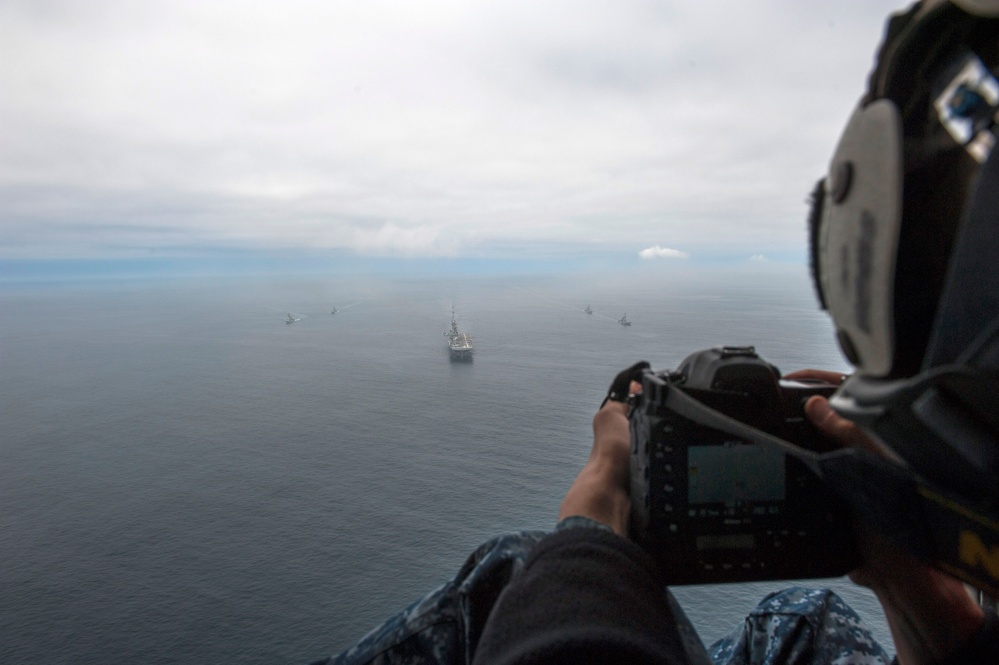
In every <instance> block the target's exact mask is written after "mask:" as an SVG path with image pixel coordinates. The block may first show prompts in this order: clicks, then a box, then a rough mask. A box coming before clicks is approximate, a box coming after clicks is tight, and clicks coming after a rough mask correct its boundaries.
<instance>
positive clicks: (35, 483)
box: [0, 268, 893, 665]
mask: <svg viewBox="0 0 999 665" xmlns="http://www.w3.org/2000/svg"><path fill="white" fill-rule="evenodd" d="M452 302H453V303H454V305H455V307H456V310H457V313H458V321H459V327H460V328H461V329H462V330H463V331H467V332H470V333H471V334H472V335H473V337H474V342H475V347H476V355H475V359H474V362H471V363H452V362H450V361H449V359H448V356H447V351H446V347H445V340H444V337H443V335H442V333H443V332H444V331H445V330H446V329H447V328H448V326H449V321H450V306H451V303H452ZM587 304H589V305H590V306H591V307H592V308H593V310H594V313H593V314H592V315H587V314H585V313H584V312H583V309H584V307H585V306H586V305H587ZM0 306H2V311H3V312H4V316H3V317H0V662H2V663H49V664H52V663H101V664H107V665H116V664H119V663H133V662H144V663H236V662H239V663H305V662H309V661H310V660H313V659H316V658H319V657H322V656H325V655H327V654H329V653H332V652H338V651H340V650H341V649H344V648H346V647H348V646H350V645H351V644H353V643H354V642H355V641H356V640H357V639H358V638H359V637H361V635H362V634H363V633H364V632H366V631H367V630H368V629H370V628H372V627H373V626H374V625H376V624H377V623H378V622H380V621H381V620H383V619H384V618H386V617H387V616H388V615H389V614H391V613H392V612H394V611H396V610H399V609H401V608H402V607H404V606H405V605H407V604H408V603H410V602H411V601H413V600H415V599H416V598H418V597H419V596H421V595H422V594H423V593H425V592H426V591H429V590H430V589H431V588H433V587H435V586H437V585H439V584H440V583H442V582H443V581H445V580H446V579H448V578H449V577H450V576H451V575H453V574H454V573H455V572H456V571H457V570H458V568H459V567H460V565H461V563H462V562H463V560H464V558H465V557H466V556H467V555H468V554H469V553H470V552H471V551H472V550H473V549H474V548H475V547H476V546H477V545H478V544H479V543H481V542H482V541H484V540H486V539H488V538H490V537H491V536H494V535H497V534H500V533H504V532H508V531H514V530H520V529H549V528H551V527H552V526H553V525H554V522H555V517H556V513H557V511H558V506H559V503H560V501H561V499H562V497H563V495H564V494H565V491H566V490H567V489H568V487H569V485H570V483H571V482H572V480H573V478H574V477H575V475H576V474H577V473H578V471H579V469H580V468H581V466H582V464H583V462H584V461H585V459H586V456H587V454H588V451H589V447H590V442H591V428H590V422H591V418H592V416H593V414H594V412H595V410H596V408H597V406H598V405H599V403H600V401H601V399H602V398H603V395H604V393H605V392H606V390H607V387H608V385H609V383H610V381H611V379H612V378H613V377H614V375H615V374H617V372H618V371H620V370H621V369H623V368H624V367H627V366H629V365H630V364H632V363H633V362H635V361H637V360H640V359H645V360H648V361H650V362H651V363H652V364H653V367H655V368H657V369H668V368H672V367H674V366H676V365H677V364H678V363H679V362H680V361H681V360H682V359H683V358H684V357H685V356H686V355H688V354H689V353H691V352H693V351H697V350H699V349H702V348H707V347H710V346H718V345H722V344H739V345H746V344H753V345H755V346H756V347H757V349H758V350H759V352H760V353H761V355H763V356H764V357H765V358H767V359H768V360H770V361H771V362H773V363H775V364H776V365H778V366H779V367H780V368H781V369H782V370H784V371H790V370H792V369H800V368H804V367H823V368H829V369H834V370H840V371H842V370H845V369H846V368H847V366H846V364H845V362H844V360H843V358H842V357H841V355H840V354H839V352H838V351H837V349H836V348H835V344H834V342H833V336H832V331H831V327H830V324H829V322H828V319H827V317H826V315H825V314H823V313H821V312H820V311H818V309H817V306H816V304H815V298H814V295H813V293H812V290H811V286H810V284H809V281H808V276H807V270H806V269H805V268H801V269H800V270H798V269H796V270H793V271H788V270H786V269H785V270H774V271H760V272H759V273H753V272H746V273H745V274H742V273H740V274H728V275H710V274H699V273H695V272H679V271H677V272H672V273H660V272H656V271H652V270H649V271H645V272H642V273H636V274H635V275H633V276H627V278H621V279H616V280H610V279H608V278H606V277H601V276H599V275H592V276H582V275H573V276H554V277H553V276H548V277H531V278H524V277H502V278H501V277H475V276H467V277H447V278H443V277H426V278H409V279H406V278H402V277H391V278H390V277H368V278H363V279H360V278H353V279H347V278H343V277H295V278H279V277H256V278H250V277H239V278H234V277H228V278H221V277H212V278H199V279H173V280H165V279H164V280H131V281H124V280H120V281H109V282H97V281H90V282H81V283H74V284H69V283H38V284H7V285H4V286H0ZM333 306H336V307H337V308H338V310H339V311H338V313H337V314H336V315H331V314H330V311H331V309H332V307H333ZM625 312H626V313H627V315H628V317H629V318H630V319H631V320H632V321H633V325H632V326H631V327H630V328H625V327H623V326H620V325H618V324H617V323H616V320H617V319H618V318H619V317H620V316H621V315H622V314H624V313H625ZM288 313H292V314H293V315H294V316H296V317H299V318H300V320H299V321H298V322H296V323H294V324H292V325H287V324H285V322H284V320H285V318H286V316H287V314H288ZM811 584H815V585H820V586H831V587H832V588H834V589H836V590H837V592H839V593H840V594H841V595H843V596H844V598H846V599H847V601H848V602H849V603H851V604H852V605H853V607H854V609H856V610H857V611H858V612H859V613H860V615H861V616H862V617H863V618H864V619H865V620H866V621H867V622H868V623H869V625H870V626H871V627H872V628H873V630H874V632H875V635H876V636H877V638H878V639H879V640H880V641H881V642H882V644H884V645H886V646H887V648H888V650H889V651H890V652H891V651H893V649H892V647H891V642H890V637H889V635H888V632H887V629H886V627H885V623H884V619H883V617H882V614H881V610H880V607H879V606H878V604H877V602H876V600H875V599H874V597H873V595H871V594H870V593H869V592H867V591H866V590H864V589H861V588H858V587H855V586H854V585H852V584H851V583H850V582H849V581H848V580H846V579H838V580H823V581H817V582H816V581H813V582H811ZM783 586H786V584H785V583H780V582H774V583H765V584H749V585H738V586H714V587H685V588H678V589H676V590H675V592H676V595H677V597H678V598H679V600H680V602H681V604H682V605H683V607H684V608H685V610H686V611H687V613H688V615H689V616H690V618H691V620H692V621H693V622H694V624H695V626H696V627H697V628H698V631H699V633H700V634H701V637H702V639H703V640H704V642H705V643H710V642H712V641H713V640H715V639H717V638H718V637H721V636H722V635H724V634H725V633H727V632H728V631H730V630H731V629H732V628H734V627H735V626H736V625H737V624H738V623H739V622H740V621H741V620H742V618H743V616H744V615H745V613H746V612H747V611H749V609H751V608H752V607H753V606H754V605H755V604H756V603H757V602H758V600H759V599H760V598H761V597H762V596H763V595H764V594H765V593H766V592H768V591H771V590H775V589H778V588H781V587H783Z"/></svg>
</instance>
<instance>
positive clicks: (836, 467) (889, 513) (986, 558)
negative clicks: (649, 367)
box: [663, 384, 999, 595]
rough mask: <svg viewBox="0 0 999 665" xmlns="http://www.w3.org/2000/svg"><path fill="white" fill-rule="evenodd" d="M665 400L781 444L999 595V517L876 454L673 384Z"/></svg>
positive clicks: (957, 572)
mask: <svg viewBox="0 0 999 665" xmlns="http://www.w3.org/2000/svg"><path fill="white" fill-rule="evenodd" d="M665 393H666V394H665V395H664V402H663V404H664V406H665V408H666V409H669V410H672V411H674V412H676V413H677V414H679V415H681V416H683V417H684V418H687V419H689V420H691V421H693V422H695V423H697V424H699V425H702V426H704V427H709V428H711V429H714V430H718V431H721V432H725V433H727V434H731V435H733V436H735V437H738V438H739V439H742V440H745V441H749V442H751V443H756V444H759V445H762V446H767V447H768V448H771V449H778V450H780V451H782V452H784V453H786V454H787V455H790V456H791V457H793V458H794V459H796V460H798V461H800V462H801V463H802V464H803V465H804V466H805V467H806V468H808V469H809V470H810V471H812V473H814V474H815V475H816V476H817V477H818V478H819V479H820V480H822V482H823V483H825V484H826V486H828V487H829V488H830V489H832V490H833V491H834V492H836V494H837V495H839V496H840V497H841V498H842V499H843V500H844V501H845V502H846V503H847V504H848V505H849V507H850V508H851V509H852V511H853V512H854V514H855V515H856V516H857V517H859V518H861V519H862V520H864V521H865V522H867V523H868V524H870V525H871V526H872V527H873V528H874V529H875V530H876V531H877V532H878V533H880V534H882V535H884V536H886V537H888V538H890V539H891V540H892V541H893V542H895V543H896V544H897V545H898V546H900V547H901V548H903V549H904V550H906V551H907V552H909V553H910V554H912V555H913V556H915V557H917V558H919V559H921V560H923V561H926V562H928V563H931V564H933V565H935V566H936V567H938V568H940V569H941V570H944V571H946V572H948V573H950V574H951V575H953V576H955V577H958V578H960V579H962V580H964V581H966V582H968V583H969V584H972V585H973V586H975V587H977V588H979V589H981V590H983V591H986V592H988V593H990V594H992V595H999V519H997V518H996V516H994V515H988V514H984V513H981V512H976V511H975V510H972V509H969V507H968V506H967V505H966V503H965V502H963V501H960V500H959V499H957V498H956V497H952V496H949V495H948V493H947V492H945V491H943V490H941V489H939V488H936V487H933V486H931V485H930V484H929V483H927V482H926V481H925V480H923V479H921V478H919V477H918V476H917V475H916V474H914V473H913V472H912V471H911V470H909V469H907V468H905V467H902V466H900V465H898V464H894V463H892V462H890V461H888V460H886V459H884V458H881V457H879V456H877V455H875V454H874V453H871V452H868V451H866V450H861V449H857V448H843V449H841V450H837V451H834V452H831V453H817V452H814V451H811V450H806V449H804V448H801V447H800V446H796V445H794V444H793V443H790V442H788V441H785V440H783V439H781V438H779V437H776V436H773V435H772V434H768V433H767V432H763V431H761V430H758V429H756V428H755V427H751V426H749V425H746V424H745V423H742V422H739V421H738V420H735V419H733V418H730V417H729V416H726V415H725V414H723V413H720V412H718V411H716V410H715V409H712V408H711V407H709V406H706V405H704V404H702V403H701V402H699V401H697V400H696V399H694V398H693V397H691V396H690V395H687V394H685V393H684V392H683V390H681V389H680V388H678V387H677V386H675V385H669V384H667V385H666V386H665Z"/></svg>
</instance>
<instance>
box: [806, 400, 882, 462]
mask: <svg viewBox="0 0 999 665" xmlns="http://www.w3.org/2000/svg"><path fill="white" fill-rule="evenodd" d="M805 415H806V416H808V419H809V420H810V421H811V422H812V424H813V425H815V428H816V429H817V430H819V432H820V433H821V434H823V435H824V436H825V437H826V438H828V439H832V440H833V441H836V442H838V443H840V444H841V445H843V446H849V447H852V448H863V449H864V450H868V451H870V452H873V453H878V452H880V451H879V450H878V446H877V444H875V443H874V441H873V440H872V439H871V438H870V437H869V436H867V434H865V433H864V431H863V430H862V429H860V428H859V427H857V426H856V425H855V424H853V423H852V422H850V421H849V420H847V419H846V418H844V417H843V416H841V415H839V414H838V413H836V412H835V411H833V408H832V407H831V406H829V400H827V399H826V398H825V397H822V396H819V395H814V396H813V397H811V398H810V399H809V400H808V401H807V402H806V403H805Z"/></svg>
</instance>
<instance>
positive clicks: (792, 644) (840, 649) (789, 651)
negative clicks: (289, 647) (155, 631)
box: [313, 517, 891, 665]
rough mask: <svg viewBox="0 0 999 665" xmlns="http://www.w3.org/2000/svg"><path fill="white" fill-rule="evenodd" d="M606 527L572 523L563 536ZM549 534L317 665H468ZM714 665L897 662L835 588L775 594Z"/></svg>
mask: <svg viewBox="0 0 999 665" xmlns="http://www.w3.org/2000/svg"><path fill="white" fill-rule="evenodd" d="M568 528H601V529H607V527H606V526H604V525H602V524H599V523H598V522H594V521H593V520H590V519H588V518H586V517H569V518H567V519H564V520H562V521H561V522H559V524H558V526H556V530H562V529H568ZM546 535H548V532H546V531H521V532H517V533H511V534H507V535H503V536H499V537H497V538H494V539H492V540H489V541H487V542H486V543H484V544H482V545H480V546H479V547H478V549H476V550H475V551H474V552H473V553H472V554H471V556H469V557H468V559H467V560H466V561H465V563H464V565H462V567H461V569H460V570H459V571H458V574H457V575H456V576H455V577H454V579H452V580H451V581H449V582H446V583H445V584H443V585H441V586H440V587H438V588H437V589H435V590H433V591H431V592H430V593H429V594H427V595H426V596H424V597H423V598H421V599H420V600H418V601H416V602H415V603H413V604H412V605H410V606H409V607H407V608H406V609H404V610H403V611H402V612H400V613H399V614H397V615H395V616H393V617H391V618H390V619H389V620H388V621H386V622H385V623H383V624H382V625H381V626H379V627H377V628H375V629H374V630H372V631H371V632H370V633H368V634H367V635H365V636H364V637H363V638H362V639H361V641H360V642H358V643H357V644H356V645H355V646H353V647H351V648H350V649H347V650H346V651H344V652H343V653H341V654H339V655H337V656H331V657H330V658H326V659H324V660H321V661H316V662H315V663H313V665H369V664H370V665H402V664H407V665H408V664H411V663H432V664H434V665H468V664H470V663H471V662H472V656H473V655H474V653H475V648H476V646H477V645H478V642H479V638H480V637H481V635H482V629H483V627H484V626H485V623H486V619H487V618H488V617H489V611H490V610H491V609H492V607H493V604H494V603H495V602H496V599H497V598H498V597H499V594H500V592H501V591H502V590H503V588H504V587H505V586H506V584H507V583H508V582H509V581H510V580H511V579H513V577H514V576H515V575H517V574H518V573H519V572H520V571H521V570H522V569H523V567H524V562H525V561H526V559H527V556H528V554H529V553H530V551H531V548H532V547H533V546H534V545H535V544H536V543H537V542H538V541H539V540H541V539H542V538H544V537H545V536H546ZM708 652H709V655H710V657H711V661H712V663H713V665H749V664H750V663H752V664H753V665H771V664H773V665H776V664H778V663H779V664H780V665H804V664H806V663H809V664H810V663H823V664H834V665H888V664H889V663H890V662H891V658H890V657H889V656H888V654H887V653H885V651H884V649H882V648H881V646H880V645H878V643H877V642H876V641H875V640H874V638H873V636H872V635H871V633H870V631H869V630H868V629H867V628H866V627H865V626H864V624H863V623H862V622H861V620H860V617H858V616H857V614H856V612H854V611H853V610H852V609H850V607H849V606H848V605H847V604H846V603H845V602H843V600H842V599H840V598H839V596H837V595H836V594H835V593H833V592H832V591H829V590H828V589H805V588H802V587H793V588H790V589H787V590H785V591H781V592H777V593H773V594H770V595H768V596H767V597H766V598H764V599H763V601H762V602H761V603H760V604H759V605H758V606H757V607H756V608H755V609H754V610H753V611H752V612H751V613H750V615H749V616H748V617H747V618H746V621H745V622H744V624H743V625H742V626H741V627H739V628H738V629H736V630H735V631H734V632H733V633H731V634H730V635H728V636H727V637H725V638H723V639H721V640H719V641H718V642H716V643H715V644H713V645H712V646H711V648H710V649H709V650H708Z"/></svg>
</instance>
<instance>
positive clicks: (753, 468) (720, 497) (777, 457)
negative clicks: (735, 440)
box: [687, 444, 784, 505]
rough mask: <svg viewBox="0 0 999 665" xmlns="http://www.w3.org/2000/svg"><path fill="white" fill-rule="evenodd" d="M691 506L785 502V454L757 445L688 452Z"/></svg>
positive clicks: (705, 448)
mask: <svg viewBox="0 0 999 665" xmlns="http://www.w3.org/2000/svg"><path fill="white" fill-rule="evenodd" d="M687 466H688V469H687V471H688V474H687V478H688V485H687V487H688V491H687V494H688V497H687V500H688V501H689V503H690V504H692V505H693V504H706V503H723V504H734V503H760V502H767V501H783V500H784V453H782V452H781V451H779V450H770V449H768V448H764V447H761V446H757V445H753V444H725V445H721V446H691V447H690V448H688V449H687Z"/></svg>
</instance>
